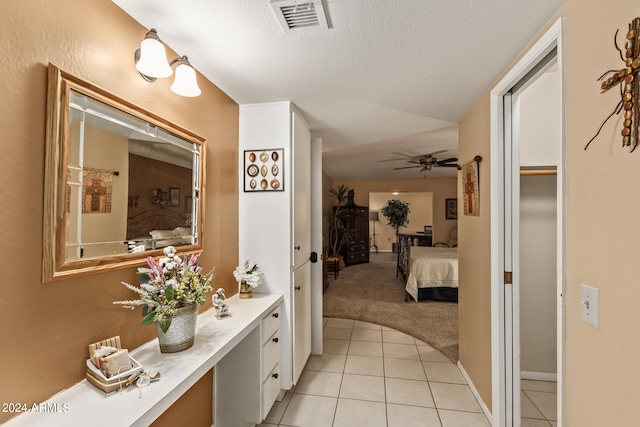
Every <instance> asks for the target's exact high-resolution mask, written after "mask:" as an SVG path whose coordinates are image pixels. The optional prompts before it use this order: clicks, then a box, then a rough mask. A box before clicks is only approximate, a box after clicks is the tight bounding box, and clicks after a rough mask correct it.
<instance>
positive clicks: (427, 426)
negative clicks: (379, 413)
mask: <svg viewBox="0 0 640 427" xmlns="http://www.w3.org/2000/svg"><path fill="white" fill-rule="evenodd" d="M387 426H388V427H441V425H440V418H439V417H438V412H437V411H436V410H435V409H433V408H419V407H416V406H405V405H395V404H392V403H387Z"/></svg>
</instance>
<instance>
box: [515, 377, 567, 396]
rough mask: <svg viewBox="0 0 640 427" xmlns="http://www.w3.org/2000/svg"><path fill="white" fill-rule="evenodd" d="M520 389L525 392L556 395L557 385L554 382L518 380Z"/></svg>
mask: <svg viewBox="0 0 640 427" xmlns="http://www.w3.org/2000/svg"><path fill="white" fill-rule="evenodd" d="M520 388H521V389H522V390H525V391H546V392H549V393H556V392H557V391H558V383H557V382H555V381H537V380H520Z"/></svg>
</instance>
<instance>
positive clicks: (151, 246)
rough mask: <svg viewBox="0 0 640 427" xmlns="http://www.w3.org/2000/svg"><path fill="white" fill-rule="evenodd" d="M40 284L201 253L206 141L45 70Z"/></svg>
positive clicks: (53, 69) (65, 75)
mask: <svg viewBox="0 0 640 427" xmlns="http://www.w3.org/2000/svg"><path fill="white" fill-rule="evenodd" d="M46 139H47V141H46V157H45V191H44V224H43V269H42V280H43V282H49V281H52V280H60V279H66V278H70V277H75V276H80V275H86V274H92V273H97V272H101V271H107V270H113V269H118V268H124V267H129V266H135V265H138V264H140V265H141V264H142V263H143V260H144V259H145V258H146V257H148V256H154V257H155V256H158V255H160V254H162V249H163V248H164V247H166V246H175V247H176V248H177V249H178V251H179V252H180V253H193V252H199V251H201V250H202V239H203V230H204V219H203V218H204V213H203V209H202V207H203V206H204V204H203V198H204V192H203V191H202V188H203V185H204V161H205V159H204V157H205V150H204V146H205V139H204V138H202V137H201V136H198V135H196V134H195V133H193V132H190V131H188V130H186V129H185V128H183V127H181V126H179V125H176V124H174V123H171V122H169V121H168V120H165V119H163V118H161V117H159V116H157V115H155V114H153V113H151V112H149V111H146V110H144V109H142V108H140V107H138V106H136V105H134V104H132V103H130V102H128V101H126V100H124V99H122V98H120V97H118V96H116V95H113V94H111V93H109V92H108V91H106V90H104V89H102V88H100V87H98V86H95V85H93V84H91V83H89V82H86V81H84V80H82V79H80V78H78V77H76V76H73V75H71V74H69V73H67V72H65V71H63V70H61V69H60V68H58V67H56V66H55V65H53V64H49V72H48V92H47V134H46Z"/></svg>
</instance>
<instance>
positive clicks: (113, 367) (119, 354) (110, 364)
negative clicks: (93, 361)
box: [101, 349, 131, 378]
mask: <svg viewBox="0 0 640 427" xmlns="http://www.w3.org/2000/svg"><path fill="white" fill-rule="evenodd" d="M101 365H102V366H101V368H102V369H104V370H105V371H106V373H107V378H109V377H112V376H114V375H118V374H121V373H123V372H126V371H128V370H129V369H131V360H130V359H129V352H128V351H127V350H126V349H122V350H118V351H116V352H115V353H112V354H110V355H108V356H106V357H104V358H102V359H101Z"/></svg>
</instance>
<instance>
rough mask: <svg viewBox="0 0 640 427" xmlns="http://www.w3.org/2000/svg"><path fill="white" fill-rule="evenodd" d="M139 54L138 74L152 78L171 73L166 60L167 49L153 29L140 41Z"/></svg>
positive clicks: (162, 76) (163, 76) (137, 62)
mask: <svg viewBox="0 0 640 427" xmlns="http://www.w3.org/2000/svg"><path fill="white" fill-rule="evenodd" d="M136 56H137V54H136ZM139 56H140V57H139V58H138V60H137V61H136V70H138V72H139V73H140V74H143V75H145V76H147V77H153V78H165V77H169V76H171V75H172V74H173V70H172V69H171V67H170V66H169V61H167V51H166V50H165V48H164V45H163V44H162V42H161V41H160V38H159V37H158V33H157V32H156V30H155V29H153V28H152V29H150V30H149V32H148V33H147V34H146V35H145V37H144V40H142V43H140V49H139Z"/></svg>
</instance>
